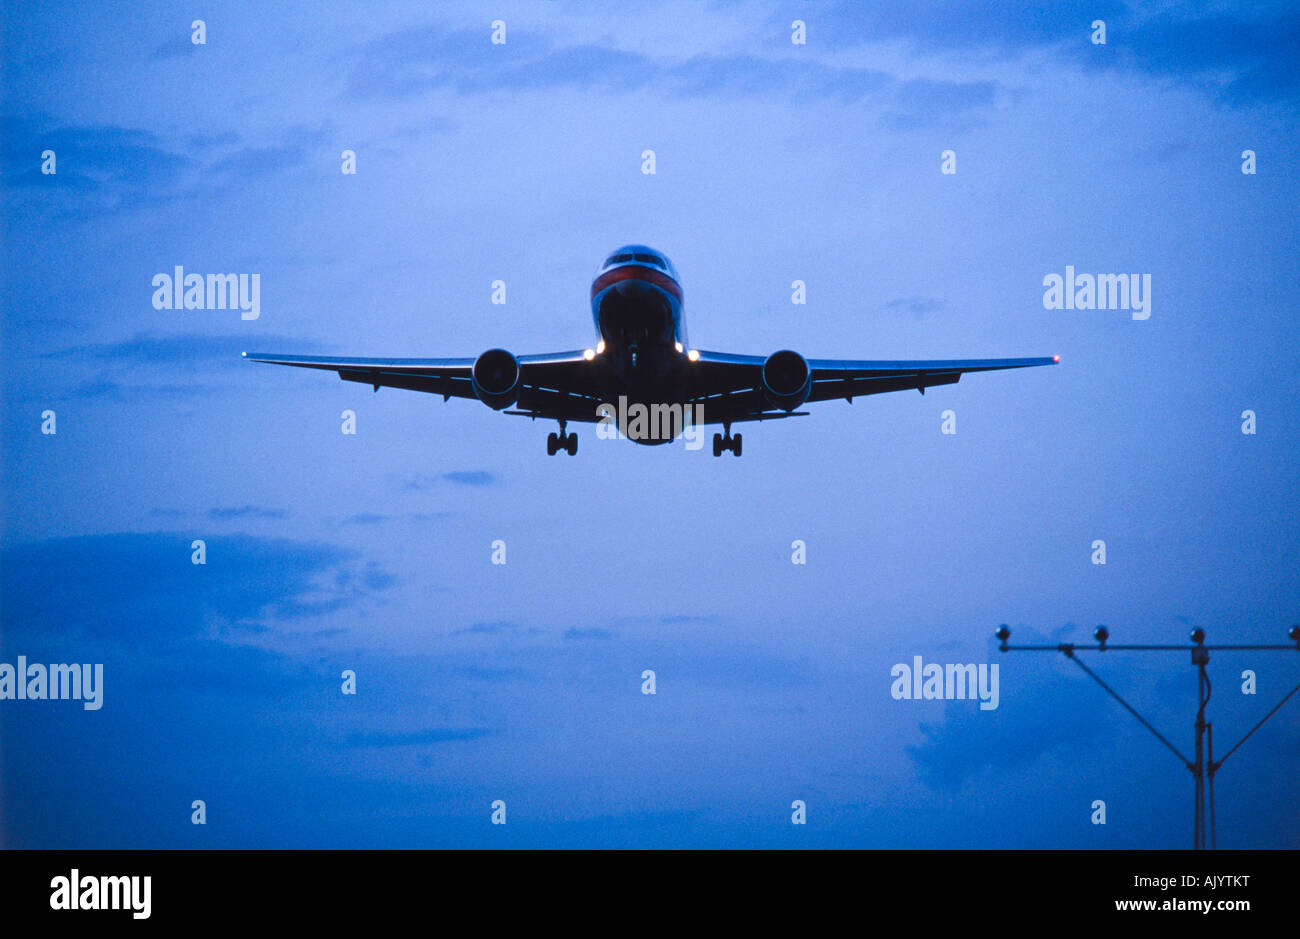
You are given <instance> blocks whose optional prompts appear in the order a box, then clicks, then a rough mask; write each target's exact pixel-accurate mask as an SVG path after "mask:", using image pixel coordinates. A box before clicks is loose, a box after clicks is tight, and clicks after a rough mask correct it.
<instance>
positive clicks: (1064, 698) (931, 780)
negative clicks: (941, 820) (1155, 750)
mask: <svg viewBox="0 0 1300 939" xmlns="http://www.w3.org/2000/svg"><path fill="white" fill-rule="evenodd" d="M1004 671H1005V669H1004ZM1066 681H1067V682H1068V683H1069V684H1070V686H1071V687H1070V689H1069V690H1066V689H1063V688H1062V687H1061V686H1060V685H1059V684H1056V683H1047V684H1044V685H1042V686H1040V687H1038V688H1034V689H1026V690H1027V691H1028V692H1029V695H1028V696H1019V695H1018V696H1017V697H1015V698H1014V699H1013V700H1008V696H1007V695H1006V690H1005V687H1004V691H1003V698H1002V702H1001V705H1000V706H999V708H998V709H997V710H995V711H981V710H980V709H979V703H978V702H976V701H969V700H968V701H949V702H947V703H945V705H944V712H943V721H942V722H939V723H922V724H921V725H920V727H921V733H922V735H923V736H924V737H925V742H924V743H921V744H919V745H915V746H909V747H907V748H906V750H907V754H908V756H909V757H910V758H911V759H912V762H913V763H914V764H915V765H916V768H917V772H918V774H919V776H920V777H921V779H922V781H924V782H925V783H926V784H928V785H930V786H933V787H935V788H937V789H947V790H957V789H960V788H961V787H962V785H963V784H965V783H966V782H967V781H968V780H970V779H973V778H976V777H978V776H980V775H982V774H983V773H985V772H988V771H994V772H1007V771H1011V770H1016V769H1021V768H1023V767H1026V766H1029V765H1031V764H1033V763H1034V762H1035V761H1036V760H1038V759H1039V758H1041V757H1042V756H1043V755H1045V754H1047V753H1049V752H1051V751H1052V750H1055V749H1057V748H1062V747H1087V746H1090V745H1093V744H1096V743H1098V742H1099V741H1100V740H1101V739H1102V737H1103V732H1104V723H1103V722H1102V721H1099V720H1098V719H1097V708H1098V707H1104V702H1102V701H1100V700H1098V699H1097V698H1096V697H1094V696H1090V695H1089V694H1088V693H1087V692H1088V691H1089V689H1087V688H1086V687H1084V684H1085V682H1086V681H1087V679H1076V678H1068V679H1066ZM909 703H910V702H909Z"/></svg>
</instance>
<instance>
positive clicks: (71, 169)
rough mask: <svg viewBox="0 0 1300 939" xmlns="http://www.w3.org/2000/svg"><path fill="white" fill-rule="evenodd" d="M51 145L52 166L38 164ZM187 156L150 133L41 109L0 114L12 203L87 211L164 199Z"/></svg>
mask: <svg viewBox="0 0 1300 939" xmlns="http://www.w3.org/2000/svg"><path fill="white" fill-rule="evenodd" d="M46 150H52V151H54V154H55V161H56V162H55V169H56V172H55V173H53V174H50V175H46V174H44V173H42V172H41V164H42V159H41V154H42V153H43V152H44V151H46ZM195 166H196V164H195V161H193V160H191V159H190V158H189V157H186V156H183V155H181V154H178V153H174V152H170V151H169V150H167V149H166V148H165V147H164V146H163V144H162V143H161V141H159V139H158V138H157V137H156V136H155V135H154V134H152V133H150V132H148V131H143V130H137V129H134V128H129V127H122V126H118V125H114V124H81V125H61V124H58V123H56V122H54V121H53V120H51V119H49V118H46V117H34V118H30V119H29V118H24V117H17V116H13V115H8V116H4V117H0V173H2V174H3V176H4V180H5V188H6V189H7V190H9V192H10V194H11V199H12V200H13V203H12V204H11V205H10V207H9V208H8V209H7V212H8V213H12V212H14V211H15V209H16V208H17V207H20V206H21V207H23V209H24V210H25V211H26V210H30V211H32V212H37V213H40V214H42V215H54V216H75V217H89V216H94V215H98V214H103V213H105V212H116V211H119V210H122V209H132V208H140V207H143V206H147V205H159V204H163V203H166V202H169V201H170V200H171V199H172V198H173V197H174V195H175V194H176V192H177V190H178V188H179V187H180V185H181V183H182V182H183V181H184V180H185V178H186V176H187V174H188V172H189V171H190V170H192V169H193V168H194V167H195Z"/></svg>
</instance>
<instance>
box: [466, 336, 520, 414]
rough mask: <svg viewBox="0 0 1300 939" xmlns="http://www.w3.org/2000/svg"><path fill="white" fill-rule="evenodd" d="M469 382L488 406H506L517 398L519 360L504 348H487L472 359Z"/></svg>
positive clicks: (497, 408) (498, 408) (499, 407)
mask: <svg viewBox="0 0 1300 939" xmlns="http://www.w3.org/2000/svg"><path fill="white" fill-rule="evenodd" d="M470 382H471V383H472V384H473V385H474V394H476V395H478V399H479V400H480V401H482V402H483V403H484V404H486V405H487V406H488V407H490V408H492V409H493V410H495V411H500V410H501V409H502V408H508V407H510V405H512V404H514V403H515V401H516V400H517V399H518V398H519V360H518V359H516V358H515V357H514V356H513V355H511V354H510V353H509V352H507V351H506V350H505V349H488V350H487V351H486V352H484V353H483V354H482V355H480V356H479V357H478V358H477V359H475V360H474V367H473V368H472V369H470Z"/></svg>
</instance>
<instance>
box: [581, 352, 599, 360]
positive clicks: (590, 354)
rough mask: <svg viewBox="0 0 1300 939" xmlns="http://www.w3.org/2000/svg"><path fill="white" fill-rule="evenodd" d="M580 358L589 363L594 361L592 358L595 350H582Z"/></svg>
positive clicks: (594, 355)
mask: <svg viewBox="0 0 1300 939" xmlns="http://www.w3.org/2000/svg"><path fill="white" fill-rule="evenodd" d="M582 357H583V358H584V359H586V360H587V361H588V362H590V361H591V360H592V359H594V358H595V357H596V350H595V349H584V350H583V352H582Z"/></svg>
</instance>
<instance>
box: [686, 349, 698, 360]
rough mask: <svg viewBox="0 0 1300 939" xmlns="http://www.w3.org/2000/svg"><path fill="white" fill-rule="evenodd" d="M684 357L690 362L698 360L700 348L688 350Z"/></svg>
mask: <svg viewBox="0 0 1300 939" xmlns="http://www.w3.org/2000/svg"><path fill="white" fill-rule="evenodd" d="M686 357H687V358H688V359H690V360H691V361H692V362H698V361H699V360H700V350H699V349H692V350H691V351H690V352H688V353H686Z"/></svg>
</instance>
